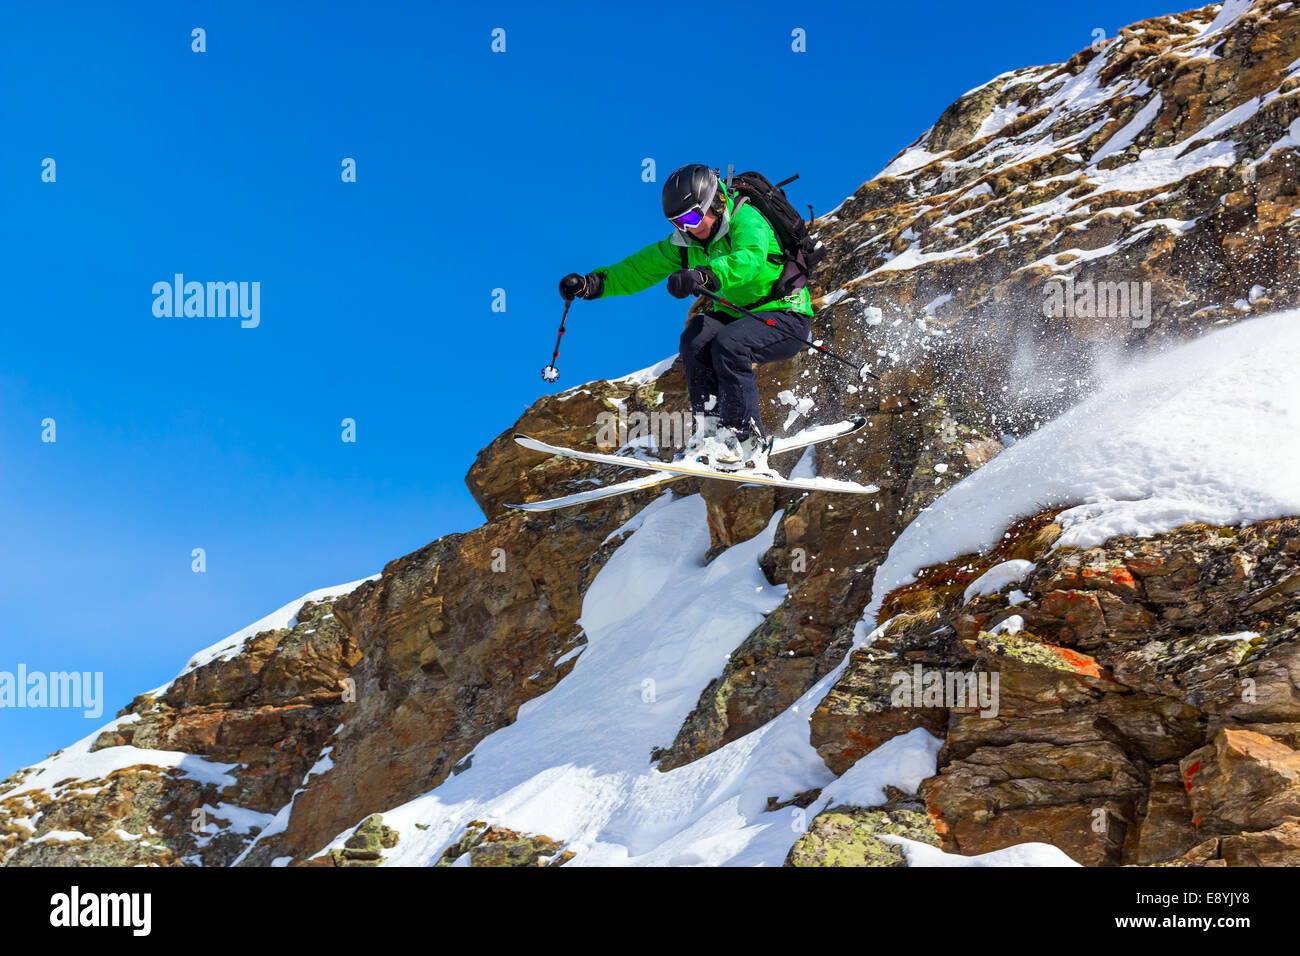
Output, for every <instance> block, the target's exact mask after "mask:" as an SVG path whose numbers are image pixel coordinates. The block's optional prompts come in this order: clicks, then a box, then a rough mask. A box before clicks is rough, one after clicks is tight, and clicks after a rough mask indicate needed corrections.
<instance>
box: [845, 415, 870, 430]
mask: <svg viewBox="0 0 1300 956" xmlns="http://www.w3.org/2000/svg"><path fill="white" fill-rule="evenodd" d="M849 421H851V422H852V423H853V430H854V431H857V430H858V429H859V428H866V427H867V419H866V416H864V415H854V416H853V417H852V418H850V419H849Z"/></svg>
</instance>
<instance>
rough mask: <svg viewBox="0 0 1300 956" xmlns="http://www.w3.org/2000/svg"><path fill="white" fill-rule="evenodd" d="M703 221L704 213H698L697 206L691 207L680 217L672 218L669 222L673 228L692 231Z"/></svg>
mask: <svg viewBox="0 0 1300 956" xmlns="http://www.w3.org/2000/svg"><path fill="white" fill-rule="evenodd" d="M703 221H704V213H702V212H700V207H699V206H692V207H691V208H690V209H688V210H686V211H685V212H684V213H682V214H681V215H680V216H673V218H672V219H670V220H669V222H671V223H672V224H673V225H674V226H677V227H679V228H681V229H693V228H695V227H696V226H698V225H699V224H700V223H701V222H703Z"/></svg>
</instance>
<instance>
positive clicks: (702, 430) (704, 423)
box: [676, 412, 718, 461]
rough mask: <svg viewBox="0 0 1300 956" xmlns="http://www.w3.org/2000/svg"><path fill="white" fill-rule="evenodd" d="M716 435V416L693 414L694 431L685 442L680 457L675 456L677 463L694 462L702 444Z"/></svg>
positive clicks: (705, 413) (702, 413)
mask: <svg viewBox="0 0 1300 956" xmlns="http://www.w3.org/2000/svg"><path fill="white" fill-rule="evenodd" d="M717 435H718V416H716V415H710V414H709V413H708V412H696V413H695V430H694V431H693V432H692V433H691V437H690V438H689V439H687V441H686V448H685V449H684V450H683V451H682V453H681V454H680V455H677V456H676V460H677V461H695V459H696V457H697V456H698V455H699V454H700V450H701V449H702V448H703V446H704V444H705V443H706V442H708V441H710V440H712V439H715V438H716V437H717Z"/></svg>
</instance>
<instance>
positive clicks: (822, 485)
mask: <svg viewBox="0 0 1300 956" xmlns="http://www.w3.org/2000/svg"><path fill="white" fill-rule="evenodd" d="M866 427H867V422H866V419H864V418H853V419H850V420H849V421H844V422H837V423H835V424H833V425H819V426H816V427H814V428H807V429H804V430H803V431H801V432H799V433H798V434H795V435H791V436H790V437H788V438H778V439H777V440H776V441H775V442H773V444H772V450H771V451H770V452H769V455H780V454H784V453H786V452H791V451H798V450H800V449H804V448H808V447H809V446H811V445H816V444H819V443H821V442H825V441H831V440H832V439H836V438H843V437H845V436H846V435H852V434H854V433H855V432H859V431H861V430H862V429H864V428H866ZM515 441H516V442H518V443H519V444H520V445H522V446H523V447H525V448H530V449H532V450H533V451H540V452H546V453H548V454H552V455H563V456H565V457H568V458H577V459H581V460H584V461H597V462H601V463H605V464H616V465H620V466H625V467H631V468H642V469H647V470H651V471H653V472H654V473H653V474H649V475H643V476H642V477H640V478H633V479H631V480H629V481H621V482H618V483H617V484H613V485H605V486H603V487H600V488H592V489H591V490H589V491H579V492H575V493H574V494H571V495H565V496H563V497H560V498H549V499H547V500H545V501H532V502H527V503H525V504H517V505H507V506H506V507H508V508H515V509H517V510H519V511H532V512H541V511H555V510H558V509H560V508H568V507H573V506H576V505H584V504H588V503H589V502H592V501H600V500H601V499H603V498H612V497H615V496H617V495H625V494H630V493H632V492H635V491H644V490H645V489H647V488H656V487H659V486H660V485H666V484H669V483H670V482H673V481H678V480H680V479H682V478H688V477H700V478H722V479H725V480H728V481H739V482H744V483H750V482H755V483H759V484H772V485H779V486H781V487H787V488H803V489H805V490H808V491H840V492H848V493H851V494H870V493H872V492H875V491H878V490H879V489H878V488H876V486H875V485H859V484H856V483H854V482H837V481H835V480H834V479H829V478H813V479H808V480H807V481H806V482H801V481H800V480H799V479H793V480H792V479H788V478H782V477H781V476H780V475H776V474H773V473H771V472H753V471H731V472H728V471H716V470H714V469H711V468H708V467H707V466H703V465H698V464H696V463H694V462H689V463H688V462H661V461H652V460H646V459H641V458H627V457H624V456H620V455H603V454H599V453H595V452H581V451H576V450H574V449H570V448H564V447H561V446H558V445H549V444H547V443H546V442H541V441H538V440H537V439H535V438H529V437H528V436H526V435H516V436H515Z"/></svg>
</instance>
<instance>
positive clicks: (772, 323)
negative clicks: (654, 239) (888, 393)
mask: <svg viewBox="0 0 1300 956" xmlns="http://www.w3.org/2000/svg"><path fill="white" fill-rule="evenodd" d="M699 293H700V295H706V296H708V297H709V298H710V299H712V300H713V301H714V302H717V303H719V304H720V305H725V306H726V307H727V308H729V309H735V310H736V311H737V312H739V313H740V314H741V315H747V316H749V317H750V318H751V319H757V320H758V321H759V322H762V323H763V324H764V325H766V326H769V327H771V328H773V329H776V330H777V331H778V332H780V333H781V334H782V335H784V336H785V337H786V338H791V339H794V340H795V341H796V342H798V343H800V344H801V345H805V346H807V347H808V348H810V349H816V350H817V351H818V352H820V353H821V354H822V355H829V356H830V357H831V358H833V359H835V361H837V362H839V363H841V364H842V365H847V366H848V367H849V368H851V369H853V370H854V371H855V372H857V373H858V378H859V380H861V379H863V378H866V377H868V376H870V377H871V378H874V379H875V380H876V381H877V382H883V381H884V379H882V378H881V377H880V376H879V375H877V374H876V373H875V372H873V371H871V370H870V369H869V368H867V367H866V366H865V365H857V364H855V363H853V362H850V361H849V360H848V359H846V358H843V357H841V356H839V355H836V354H835V353H834V352H832V351H831V350H830V349H828V348H826V347H825V346H823V345H817V344H816V343H815V342H809V341H807V340H805V339H801V338H799V336H797V335H795V334H794V333H793V332H787V331H786V330H785V329H783V328H781V327H780V326H779V325H777V324H776V320H775V319H765V318H763V317H762V316H761V315H755V314H754V313H753V312H750V311H749V310H748V309H742V308H741V307H740V306H738V305H736V304H735V303H734V302H728V301H727V300H726V299H724V298H723V297H722V296H720V295H715V294H713V293H712V292H710V291H709V290H708V289H700V290H699Z"/></svg>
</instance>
